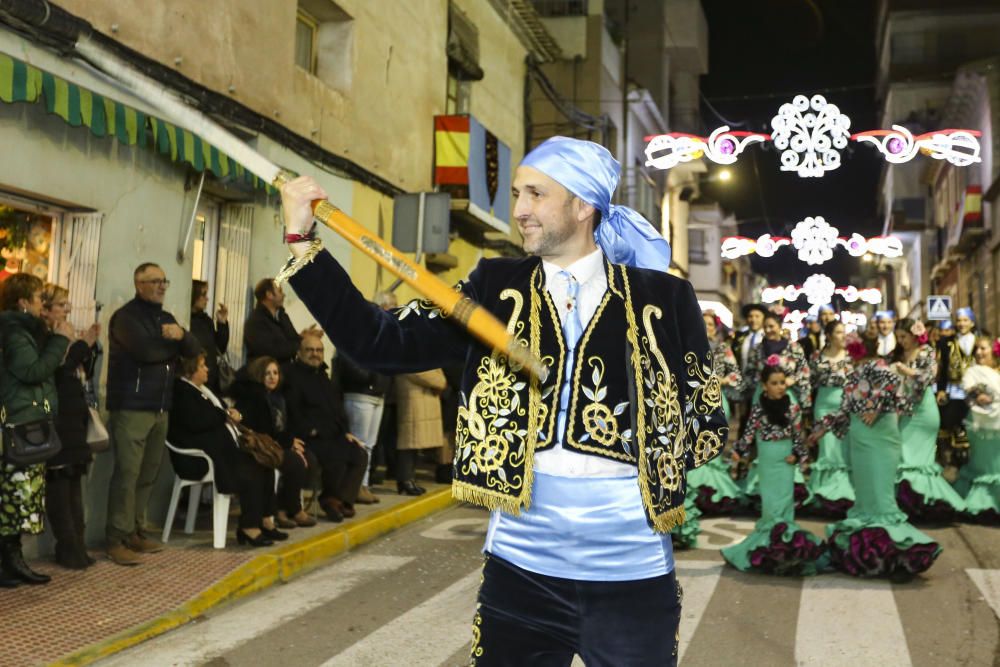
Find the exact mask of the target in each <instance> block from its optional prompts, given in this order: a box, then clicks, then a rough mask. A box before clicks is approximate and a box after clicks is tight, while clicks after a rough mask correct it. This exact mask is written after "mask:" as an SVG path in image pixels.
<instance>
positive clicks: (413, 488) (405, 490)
mask: <svg viewBox="0 0 1000 667" xmlns="http://www.w3.org/2000/svg"><path fill="white" fill-rule="evenodd" d="M396 490H397V491H399V494H400V495H401V496H419V495H420V494H422V493H423V492H424V490H423V489H421V488H420V487H419V486H417V485H416V484H415V483H414V481H413V480H412V479H408V480H406V481H405V482H396Z"/></svg>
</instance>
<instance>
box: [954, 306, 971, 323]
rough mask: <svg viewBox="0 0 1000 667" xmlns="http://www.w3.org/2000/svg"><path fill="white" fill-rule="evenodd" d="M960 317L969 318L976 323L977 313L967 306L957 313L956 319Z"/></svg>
mask: <svg viewBox="0 0 1000 667" xmlns="http://www.w3.org/2000/svg"><path fill="white" fill-rule="evenodd" d="M959 315H964V316H965V317H968V318H969V319H970V320H972V321H973V322H975V321H976V313H975V311H973V310H972V309H971V308H969V307H968V306H965V307H963V308H959V309H958V310H956V311H955V317H958V316H959Z"/></svg>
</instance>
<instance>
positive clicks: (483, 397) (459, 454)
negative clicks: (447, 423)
mask: <svg viewBox="0 0 1000 667" xmlns="http://www.w3.org/2000/svg"><path fill="white" fill-rule="evenodd" d="M500 298H501V300H506V299H510V300H512V301H513V302H514V308H513V311H512V312H511V316H510V319H509V320H508V322H507V331H508V333H510V334H513V335H516V334H517V333H519V332H521V331H523V329H524V323H523V322H521V321H520V319H519V318H520V315H521V311H522V309H523V308H524V297H523V296H522V295H521V294H520V293H519V292H517V291H516V290H510V289H507V290H504V291H503V292H501V293H500ZM518 342H519V343H520V344H526V342H525V341H521V340H518ZM476 377H478V378H479V381H478V382H477V383H476V384H475V386H474V387H473V388H472V391H471V392H470V393H469V396H468V399H467V400H466V397H465V395H464V393H462V394H461V395H460V396H461V399H462V405H460V406H459V408H458V426H457V429H456V434H455V461H456V466H459V467H460V469H461V472H462V474H463V475H466V476H468V475H475V476H482V478H483V481H484V483H485V485H486V487H487V488H489V489H491V490H494V491H498V492H500V493H503V494H510V493H513V492H516V491H519V490H521V489H522V487H523V485H524V478H523V476H522V475H520V474H519V475H514V476H513V478H512V479H509V478H508V475H507V471H506V470H505V466H504V464H505V463H509V464H510V465H511V466H512V467H513V468H515V469H516V468H518V467H520V466H521V465H522V463H523V462H524V457H525V443H526V440H527V436H528V429H526V428H518V421H517V420H518V418H520V417H524V416H525V414H526V408H525V406H524V405H522V403H521V398H520V394H519V392H521V391H523V390H524V389H525V387H526V386H527V383H526V382H525V381H524V380H521V379H519V378H518V377H517V375H516V374H515V371H514V369H513V368H511V366H510V364H508V363H507V360H506V358H505V357H504V356H503V355H501V354H500V353H498V352H496V351H494V352H493V353H492V354H491V355H490V356H488V357H483V358H482V359H481V360H480V362H479V367H478V368H477V369H476Z"/></svg>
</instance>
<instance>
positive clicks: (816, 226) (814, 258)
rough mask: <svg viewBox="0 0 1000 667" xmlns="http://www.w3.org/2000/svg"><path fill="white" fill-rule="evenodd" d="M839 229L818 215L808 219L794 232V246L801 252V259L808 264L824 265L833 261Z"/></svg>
mask: <svg viewBox="0 0 1000 667" xmlns="http://www.w3.org/2000/svg"><path fill="white" fill-rule="evenodd" d="M837 234H838V232H837V228H836V227H831V226H830V224H829V223H828V222H827V221H826V220H824V219H823V216H821V215H817V216H816V217H815V218H806V219H805V220H802V221H801V222H799V223H798V224H797V225H795V229H793V230H792V245H793V246H795V249H796V250H798V251H799V259H800V260H801V261H803V262H805V263H806V264H823V263H824V262H826V261H827V260H830V259H833V249H834V248H835V247H836V245H837Z"/></svg>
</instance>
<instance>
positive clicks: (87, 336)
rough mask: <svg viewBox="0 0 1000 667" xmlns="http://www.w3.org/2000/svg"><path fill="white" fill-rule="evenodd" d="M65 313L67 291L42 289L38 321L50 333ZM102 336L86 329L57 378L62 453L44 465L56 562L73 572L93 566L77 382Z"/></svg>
mask: <svg viewBox="0 0 1000 667" xmlns="http://www.w3.org/2000/svg"><path fill="white" fill-rule="evenodd" d="M69 311H70V304H69V291H68V290H67V289H66V288H65V287H60V286H59V285H52V284H48V285H46V286H45V289H44V290H43V292H42V318H43V319H44V320H45V322H46V324H47V325H48V328H49V331H52V330H53V329H55V327H56V326H57V325H58V324H59V323H60V322H65V321H66V318H67V316H68V315H69ZM100 334H101V325H100V324H97V323H96V322H95V323H94V324H92V325H90V328H88V329H87V330H86V331H85V332H84V333H83V337H82V338H81V339H80V340H77V341H74V342H73V344H71V345H70V346H69V350H68V351H67V352H66V358H65V359H63V363H62V365H61V366H60V367H59V368H58V369H56V373H55V385H56V394H57V395H58V397H59V414H58V415H57V416H56V432H57V433H58V434H59V442H60V443H61V444H62V449H61V450H59V453H58V454H56V455H55V456H54V457H52V458H51V459H49V460H48V461H46V462H45V468H46V471H45V513H46V515H47V516H48V519H49V526H50V527H51V528H52V533H53V534H54V535H55V538H56V562H57V563H59V564H60V565H62V566H63V567H65V568H69V569H71V570H82V569H84V568H86V567H90V566H91V565H93V564H94V563H95V562H96V561H95V560H94V559H93V558H91V557H90V555H89V554H88V553H87V545H86V541H85V539H84V528H85V526H84V523H83V489H82V486H81V478H82V477H83V476H84V475H85V474H87V467H88V466H89V465H90V462H91V460H92V459H93V456H92V455H91V453H90V446H89V445H88V444H87V424H88V422H89V421H90V408H89V406H88V405H87V392H86V387H85V386H84V382H81V379H85V380H89V379H90V378H91V377H93V375H94V362H95V361H96V359H97V338H98V336H100Z"/></svg>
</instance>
